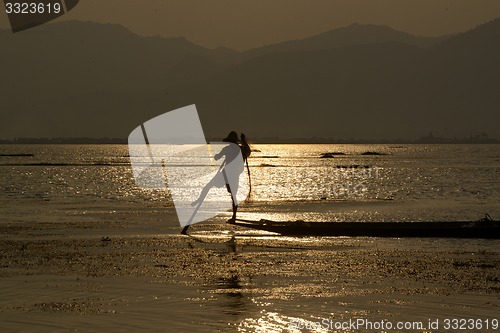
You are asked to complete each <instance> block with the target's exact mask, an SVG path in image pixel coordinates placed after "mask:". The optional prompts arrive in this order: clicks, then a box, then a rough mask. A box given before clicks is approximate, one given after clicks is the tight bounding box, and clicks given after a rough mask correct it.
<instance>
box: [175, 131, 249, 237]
mask: <svg viewBox="0 0 500 333" xmlns="http://www.w3.org/2000/svg"><path fill="white" fill-rule="evenodd" d="M222 141H223V142H230V143H234V145H228V146H226V147H224V148H223V149H222V150H221V151H220V153H218V154H215V156H214V158H215V159H216V160H219V159H221V158H222V157H223V156H225V160H224V162H222V165H221V167H220V169H219V171H218V172H217V173H216V175H215V176H214V177H213V178H212V179H211V180H210V181H209V182H208V184H207V185H205V187H204V188H203V190H202V191H201V193H200V196H199V197H198V199H196V200H195V201H193V203H191V205H192V206H198V207H197V209H198V208H199V207H200V206H201V205H202V204H203V201H204V200H205V198H206V197H207V195H208V192H209V191H210V189H212V188H213V187H217V188H221V187H223V186H224V185H225V186H226V188H227V191H228V192H229V194H231V201H232V207H233V216H232V217H231V219H230V220H229V221H228V223H231V224H232V223H234V222H235V221H236V212H237V210H238V200H237V197H236V195H237V193H238V188H239V178H240V175H241V173H242V172H243V170H244V164H243V163H231V162H233V161H234V160H235V159H236V158H238V156H240V153H242V150H243V148H242V147H241V146H240V145H239V139H238V134H237V133H236V132H234V131H232V132H230V133H229V134H228V136H227V137H226V138H225V139H223V140H222ZM245 142H246V141H245ZM246 146H247V147H248V149H249V148H250V147H249V146H248V144H246ZM242 154H243V153H242ZM195 214H196V210H195V213H194V214H193V216H194V215H195ZM188 228H189V224H188V225H186V226H185V227H184V229H182V232H181V233H182V234H186V232H187V230H188Z"/></svg>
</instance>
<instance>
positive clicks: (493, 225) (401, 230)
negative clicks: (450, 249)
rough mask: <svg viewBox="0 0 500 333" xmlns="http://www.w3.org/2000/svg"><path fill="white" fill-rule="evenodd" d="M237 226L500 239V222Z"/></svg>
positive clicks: (299, 232) (295, 232)
mask: <svg viewBox="0 0 500 333" xmlns="http://www.w3.org/2000/svg"><path fill="white" fill-rule="evenodd" d="M235 224H236V225H239V226H242V227H246V228H252V229H258V230H264V231H270V232H275V233H278V234H281V235H287V236H363V237H436V238H487V239H500V222H495V221H492V220H490V219H486V218H485V219H483V220H480V221H477V222H305V221H285V222H278V221H270V220H264V219H263V220H260V221H251V220H242V219H237V220H236V222H235Z"/></svg>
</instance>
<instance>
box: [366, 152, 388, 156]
mask: <svg viewBox="0 0 500 333" xmlns="http://www.w3.org/2000/svg"><path fill="white" fill-rule="evenodd" d="M361 155H373V156H378V155H385V154H384V153H378V152H376V151H365V152H364V153H362V154H361Z"/></svg>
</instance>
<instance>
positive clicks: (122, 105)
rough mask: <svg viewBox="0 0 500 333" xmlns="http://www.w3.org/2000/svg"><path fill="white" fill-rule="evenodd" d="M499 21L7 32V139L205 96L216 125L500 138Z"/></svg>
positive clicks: (273, 132)
mask: <svg viewBox="0 0 500 333" xmlns="http://www.w3.org/2000/svg"><path fill="white" fill-rule="evenodd" d="M499 33H500V20H494V21H492V22H489V23H486V24H484V25H481V26H479V27H477V28H475V29H472V30H470V31H468V32H465V33H460V34H456V35H453V36H446V37H439V38H422V37H414V36H411V35H408V34H406V33H402V32H398V31H395V30H393V29H390V28H388V27H383V26H372V25H351V26H349V27H345V28H341V29H336V30H333V31H329V32H326V33H323V34H320V35H318V36H313V37H310V38H306V39H303V40H297V41H290V42H285V43H279V44H276V45H270V46H266V47H262V48H258V49H254V50H249V51H246V52H236V51H233V50H230V49H227V48H218V49H214V50H209V49H205V48H202V47H199V46H197V45H194V44H192V43H191V42H189V41H188V40H186V39H184V38H169V39H166V38H160V37H139V36H137V35H135V34H133V33H131V32H129V31H128V30H126V29H124V28H122V27H120V26H117V25H109V24H97V23H90V22H63V23H55V24H49V25H44V26H41V27H39V28H36V29H32V30H30V31H26V32H23V33H22V34H16V35H13V34H12V33H10V31H7V30H3V31H2V30H0V44H1V45H2V52H1V53H0V61H2V63H3V64H9V65H8V66H5V69H4V70H3V72H2V78H3V80H2V81H0V89H1V91H2V112H1V113H0V117H1V118H0V138H12V137H27V136H28V137H62V136H66V137H123V138H125V137H127V136H128V134H129V132H130V131H131V130H132V129H133V128H135V127H137V125H138V124H140V123H141V122H144V121H146V120H148V119H150V118H152V117H154V116H156V115H159V114H162V113H164V112H167V111H169V110H172V109H175V108H178V107H181V106H185V105H189V104H193V103H194V104H196V105H197V106H198V110H199V112H200V117H201V118H202V119H201V120H202V124H203V126H204V130H205V134H206V135H207V136H210V137H218V136H221V135H223V133H226V132H228V131H229V130H230V129H233V128H238V129H240V130H241V131H244V132H247V133H249V134H250V133H251V135H252V136H253V137H266V136H267V137H271V136H281V137H312V136H317V137H330V138H354V139H382V138H386V139H387V138H388V139H391V138H403V139H408V138H409V139H412V138H418V137H420V136H421V135H422V134H427V133H429V132H433V133H435V134H436V135H440V136H448V137H453V136H459V137H462V136H468V135H469V134H470V133H477V132H486V133H488V134H489V135H490V137H500V129H498V126H497V124H498V123H499V120H500V119H499V112H498V110H499V107H500V97H499V94H498V93H497V91H496V90H498V87H499V86H500V82H499V81H500V64H499V62H498V59H500V46H499V45H498V42H497V41H498V40H499V37H500V36H499ZM221 133H222V134H221Z"/></svg>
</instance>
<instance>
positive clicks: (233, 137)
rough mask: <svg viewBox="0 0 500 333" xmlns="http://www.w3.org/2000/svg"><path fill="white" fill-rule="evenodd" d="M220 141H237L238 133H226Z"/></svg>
mask: <svg viewBox="0 0 500 333" xmlns="http://www.w3.org/2000/svg"><path fill="white" fill-rule="evenodd" d="M222 141H224V142H232V143H236V144H237V143H238V142H239V141H240V140H239V139H238V133H236V132H235V131H231V132H229V134H228V135H227V137H226V138H225V139H223V140H222Z"/></svg>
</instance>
